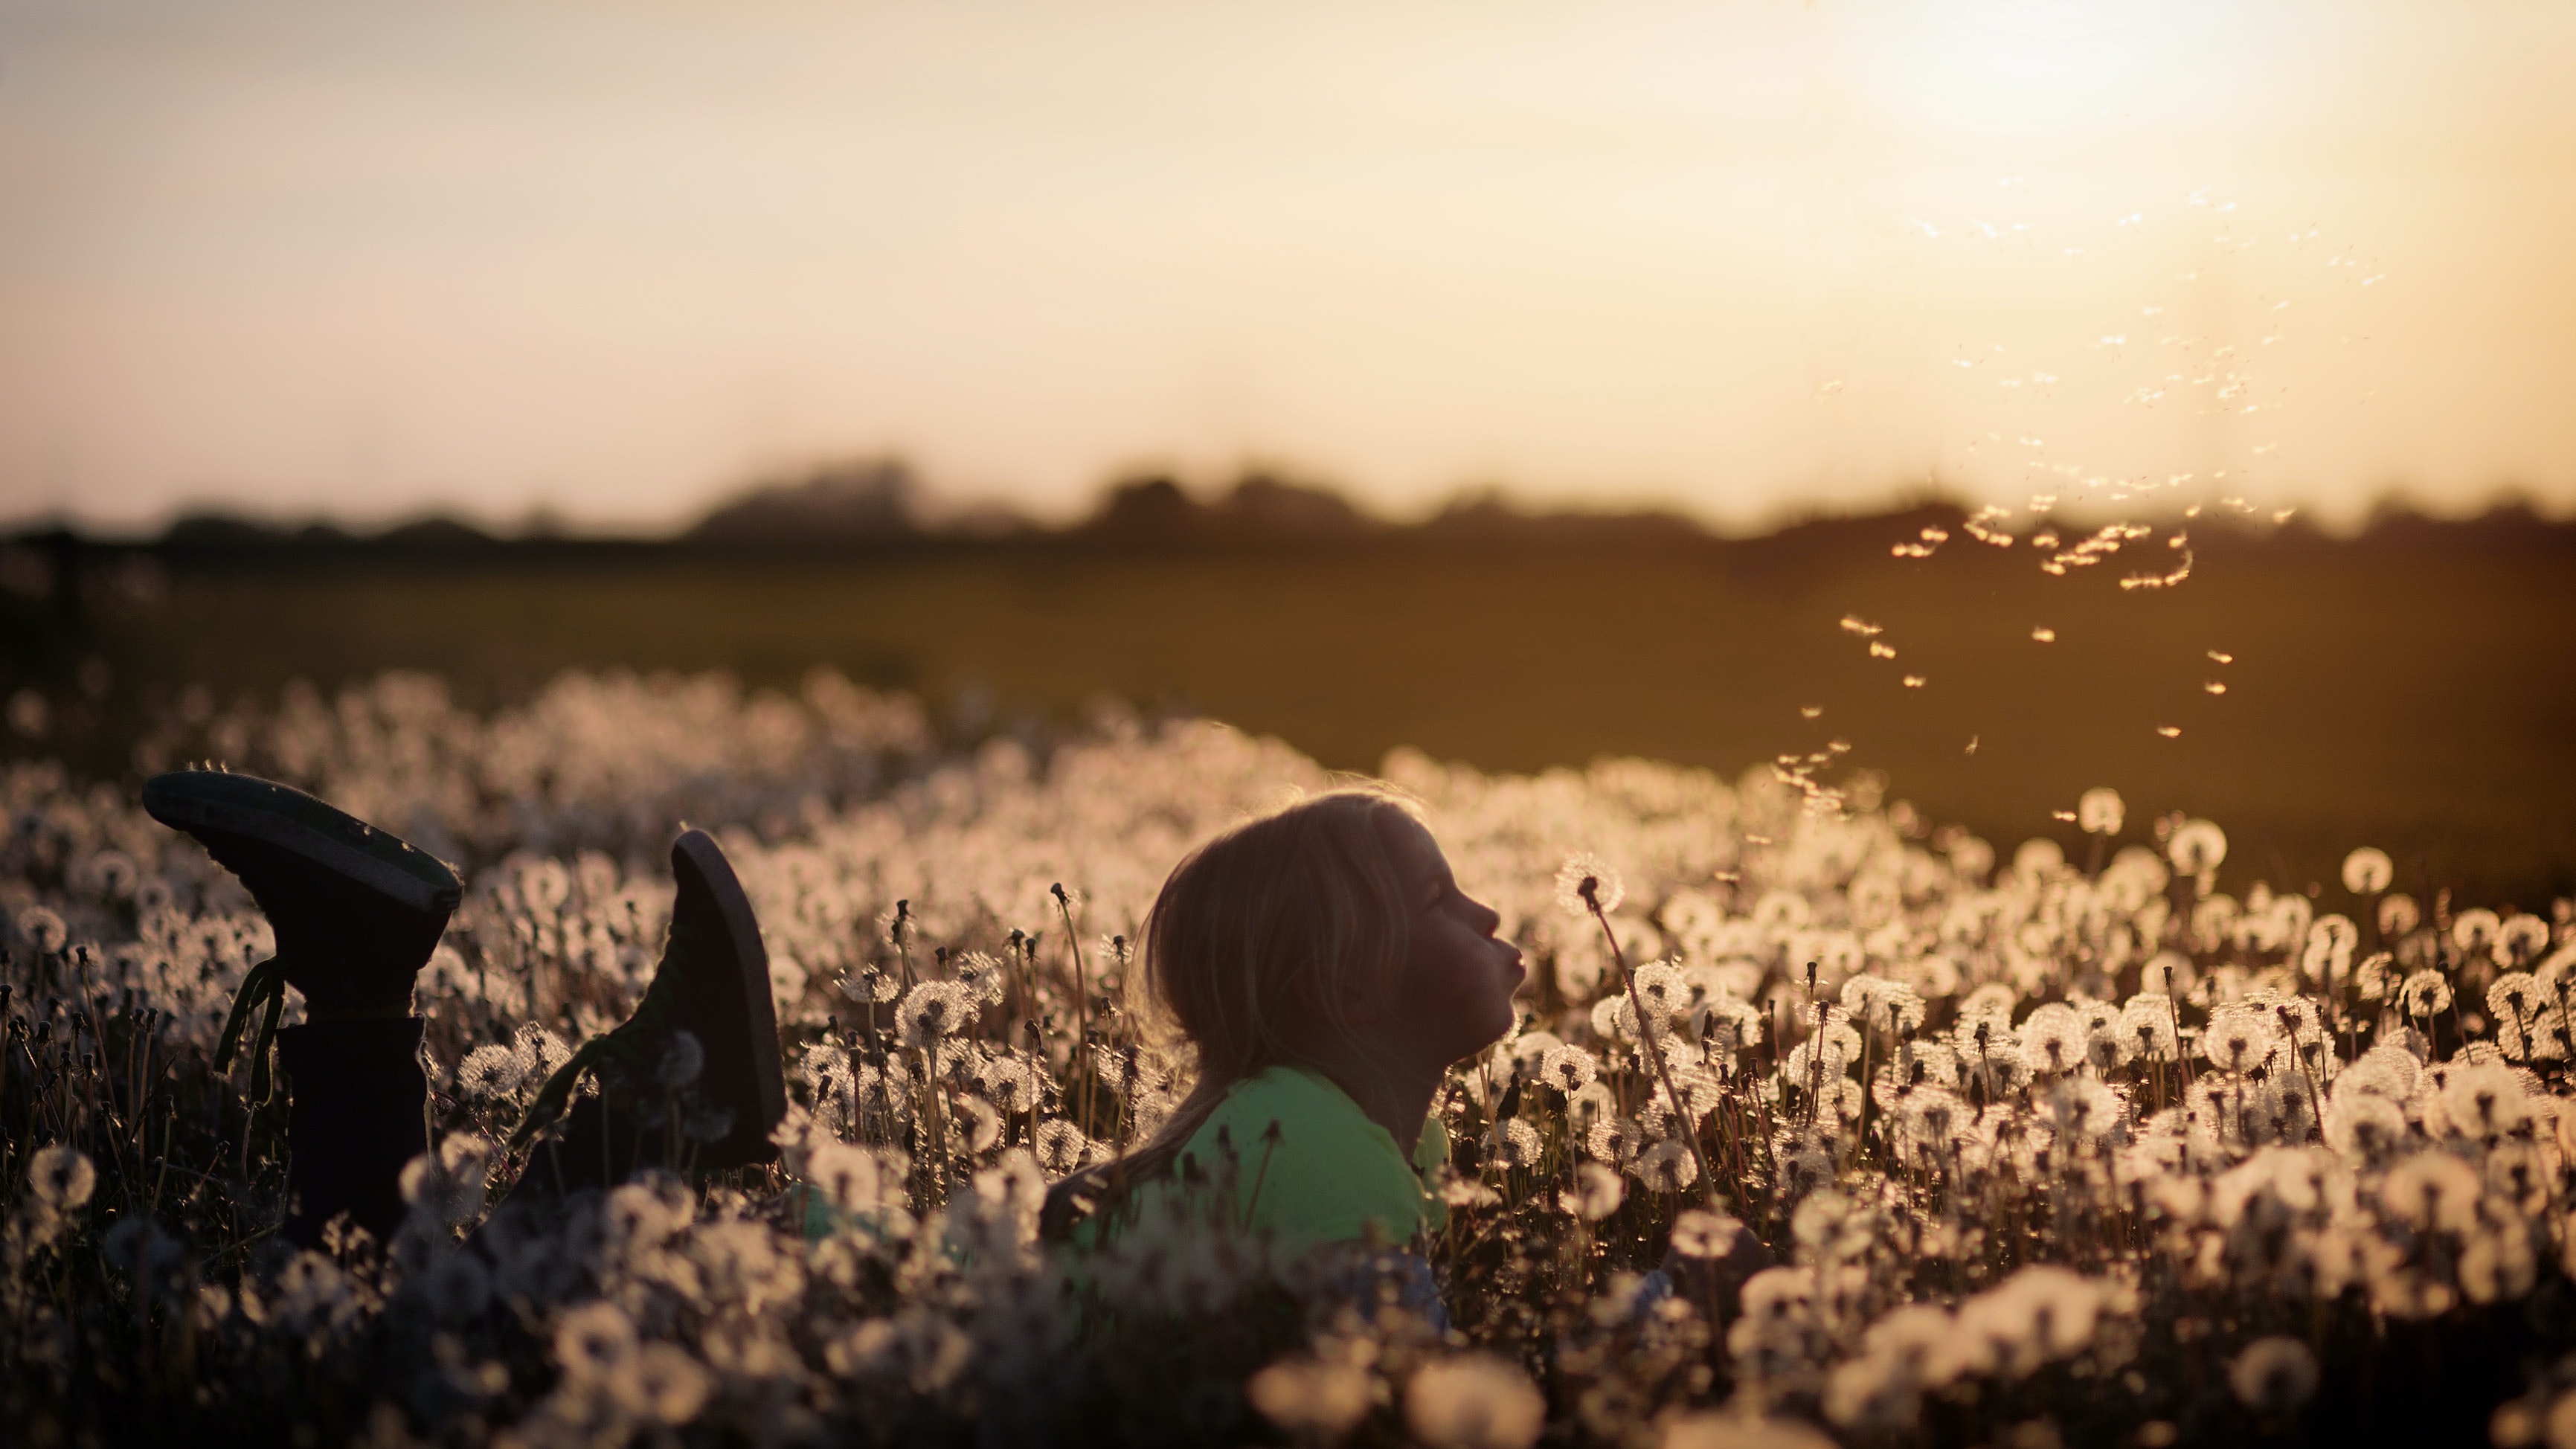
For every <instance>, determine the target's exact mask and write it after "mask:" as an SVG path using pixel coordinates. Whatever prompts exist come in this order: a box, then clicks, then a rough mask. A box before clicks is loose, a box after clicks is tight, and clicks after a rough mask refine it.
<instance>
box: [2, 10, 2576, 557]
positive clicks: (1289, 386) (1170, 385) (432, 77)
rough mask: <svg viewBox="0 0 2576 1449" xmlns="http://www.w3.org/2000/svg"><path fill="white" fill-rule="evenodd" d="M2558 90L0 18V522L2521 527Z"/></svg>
mask: <svg viewBox="0 0 2576 1449" xmlns="http://www.w3.org/2000/svg"><path fill="white" fill-rule="evenodd" d="M2569 74H2576V7H2569V6H2565V5H2561V4H2554V3H2549V4H2541V3H2532V4H2523V3H2509V0H2479V3H2477V4H2474V5H2457V4H2429V3H2428V4H2399V3H2389V0H2334V3H2314V4H2309V3H2286V0H2284V3H2274V0H2264V3H2260V4H2246V3H2241V0H2163V3H2158V4H2152V5H2150V4H2133V3H2126V0H2093V3H2080V4H2078V3H2052V4H2041V3H2035V0H1887V3H1842V0H1816V3H1814V4H1812V5H1800V4H1797V3H1794V0H1780V3H1768V0H1766V3H1721V0H1696V3H1690V4H1671V5H1662V4H1647V3H1629V4H1622V5H1615V6H1603V5H1597V4H1574V3H1562V4H1539V3H1520V0H1477V3H1472V4H1425V3H1397V0H1367V3H1350V4H1343V3H1329V0H1300V3H1297V4H1293V5H1291V4H1280V5H1240V4H1207V3H1204V0H1195V3H1193V0H1173V3H1131V4H1117V5H1099V4H1087V3H1074V0H1045V3H1032V4H1000V3H957V4H910V5H863V4H854V3H839V4H798V3H782V0H728V3H723V4H717V3H712V0H708V3H694V4H684V3H676V0H669V3H665V0H435V3H428V0H371V3H367V4H362V5H353V4H349V3H346V0H220V3H215V0H0V518H6V517H24V516H28V515H31V514H39V513H45V512H50V511H60V510H68V511H71V512H73V513H75V514H77V515H79V516H82V517H85V518H89V519H92V520H95V521H101V522H110V523H138V522H145V521H149V520H152V519H155V518H158V517H161V516H165V515H166V514H167V513H168V512H169V511H170V510H171V509H173V508H176V507H179V506H183V505H188V504H196V503H204V502H224V503H228V504H231V505H234V506H238V507H246V508H250V509H254V510H259V511H265V512H269V513H274V514H280V515H297V514H301V513H305V512H313V511H324V512H330V513H334V514H337V515H341V516H344V517H350V518H356V519H360V520H372V519H383V518H390V517H395V516H399V515H403V514H406V513H411V512H416V511H419V510H422V509H425V508H431V507H443V508H454V509H460V510H463V511H465V512H467V513H469V514H471V515H473V516H477V517H480V518H483V519H486V520H489V521H495V522H504V523H506V522H508V521H510V520H513V519H516V518H519V517H521V516H523V515H525V514H526V513H527V512H528V511H529V510H531V509H532V508H535V507H539V506H543V507H547V508H551V509H553V510H556V511H559V512H560V513H562V514H565V515H568V516H569V517H571V518H572V519H574V520H576V521H579V522H587V523H593V524H602V525H618V524H639V523H641V524H653V523H661V522H667V521H670V520H673V519H676V518H679V517H682V516H685V515H686V514H687V513H689V512H690V511H691V510H693V509H694V508H696V507H698V506H700V505H701V504H703V502H704V501H705V500H706V499H708V498H709V497H710V496H711V495H713V494H715V493H717V492H720V491H722V490H724V489H726V488H728V487H730V486H733V485H736V484H739V483H740V482H742V481H743V480H745V479H747V478H750V477H753V476H756V475H760V474H763V473H767V472H775V471H779V470H785V469H792V468H795V467H798V466H801V465H803V464H807V463H810V462H813V461H815V460H819V459H825V458H830V457H835V456H846V455H851V454H863V453H875V452H879V451H884V450H896V451H900V452H902V453H903V454H905V455H906V456H908V457H910V458H912V459H913V460H915V462H916V463H917V464H918V465H919V466H920V468H921V469H922V470H923V472H924V473H925V474H926V475H927V476H928V477H929V478H930V479H931V480H932V481H933V482H934V483H936V484H938V485H939V486H941V487H943V488H945V489H948V490H950V491H952V492H955V493H959V494H964V495H981V496H997V497H1004V498H1008V499H1011V500H1013V501H1016V502H1018V503H1020V504H1021V505H1022V506H1025V507H1029V508H1032V509H1036V510H1038V511H1040V512H1045V513H1054V514H1061V513H1064V512H1068V511H1070V510H1072V509H1074V508H1076V507H1078V506H1079V505H1080V504H1081V503H1082V502H1083V501H1085V500H1087V498H1088V497H1089V496H1090V494H1091V493H1092V491H1093V490H1094V489H1096V488H1097V486H1098V485H1099V484H1100V483H1101V482H1102V481H1103V480H1104V479H1105V478H1106V477H1108V476H1110V475H1111V474H1112V473H1113V472H1115V471H1116V470H1119V469H1122V468H1126V467H1130V466H1139V465H1153V464H1163V465H1169V466H1174V467H1178V468H1181V469H1183V470H1184V471H1186V472H1188V473H1189V474H1190V475H1191V476H1194V477H1199V478H1204V479H1213V478H1216V477H1218V476H1221V475H1223V474H1225V473H1227V472H1229V471H1230V470H1231V469H1233V468H1234V467H1236V466H1238V465H1239V464H1241V463H1243V462H1245V461H1267V462H1272V463H1277V464H1282V465H1285V466H1288V467H1290V468H1293V469H1296V470H1299V471H1302V472H1304V473H1306V474H1308V475H1310V476H1317V477H1321V478H1325V479H1329V480H1333V481H1336V482H1339V483H1341V484H1342V485H1343V486H1345V487H1347V488H1349V489H1350V490H1351V491H1353V492H1354V493H1356V494H1358V495H1360V496H1362V497H1364V498H1366V499H1368V500H1370V501H1371V502H1373V503H1374V504H1376V505H1377V506H1379V507H1381V508H1383V509H1385V510H1387V511H1390V512H1395V513H1403V512H1407V511H1418V510H1421V509H1424V508H1427V507H1429V506H1431V505H1432V504H1434V503H1435V502H1436V501H1437V500H1438V499H1440V498H1442V497H1444V496H1447V495H1448V494H1450V493H1451V492H1453V491H1454V490H1456V489H1457V488H1459V487H1460V486H1462V485H1467V484H1476V483H1499V484H1503V485H1506V486H1508V487H1510V488H1512V489H1514V490H1515V491H1518V492H1520V493H1523V494H1525V495H1529V496H1533V497H1540V498H1548V499H1556V500H1595V501H1603V502H1629V501H1635V500H1640V499H1656V500H1669V501H1676V502H1679V503H1682V504H1684V505H1685V506H1688V507H1690V508H1693V509H1695V510H1697V511H1699V512H1701V513H1703V514H1704V515H1706V516H1709V517H1711V518H1713V519H1717V520H1719V521H1721V522H1745V521H1751V520H1756V519H1760V518H1764V517H1769V516H1773V515H1776V514H1777V513H1778V512H1780V511H1782V510H1784V509H1788V508H1793V507H1798V506H1804V505H1812V504H1820V503H1836V502H1859V501H1873V500H1877V499H1881V498H1884V497H1886V496H1889V495H1890V494H1892V493H1893V492H1895V491H1897V490H1899V489H1901V488H1903V487H1906V486H1908V485H1911V484H1916V483H1919V482H1920V481H1921V480H1923V479H1924V478H1926V477H1927V476H1931V475H1934V474H1938V475H1940V476H1942V477H1944V478H1947V479H1949V480H1951V481H1952V483H1953V484H1954V485H1955V486H1959V487H1962V488H1966V489H1969V490H1970V491H1973V492H1975V493H1977V494H1979V495H1980V496H1991V497H1996V498H2001V499H2005V500H2014V501H2017V500H2019V499H2021V498H2023V497H2024V496H2026V495H2027V494H2028V493H2029V492H2031V491H2033V490H2035V489H2037V490H2044V491H2048V492H2053V493H2060V494H2065V495H2069V496H2072V495H2075V494H2077V493H2078V492H2080V491H2083V490H2086V489H2088V488H2089V489H2091V490H2092V491H2093V492H2095V493H2096V494H2097V495H2098V494H2099V493H2100V492H2101V491H2102V490H2103V489H2104V488H2105V487H2106V486H2107V485H2106V484H2104V483H2102V482H2099V481H2092V482H2088V481H2087V480H2102V479H2121V480H2130V481H2133V482H2134V481H2135V480H2140V479H2150V480H2158V481H2161V480H2165V479H2169V478H2172V477H2173V476H2175V475H2178V474H2184V473H2189V474H2192V475H2194V476H2193V481H2192V482H2190V483H2187V484H2185V485H2183V486H2184V487H2185V488H2186V489H2198V488H2202V487H2205V486H2209V482H2210V480H2211V478H2212V477H2213V476H2214V475H2215V474H2216V473H2217V472H2219V471H2220V470H2222V469H2224V470H2226V471H2227V473H2228V478H2227V479H2226V480H2225V481H2224V482H2223V483H2221V484H2218V485H2217V487H2218V489H2219V491H2230V492H2243V493H2245V494H2247V495H2248V496H2250V497H2253V498H2255V499H2257V500H2258V501H2261V502H2264V503H2267V504H2272V503H2280V504H2286V503H2301V504H2305V505H2307V506H2310V507H2311V508H2314V509H2316V510H2318V511H2319V512H2321V513H2323V514H2325V515H2327V516H2328V517H2329V518H2332V519H2348V518H2350V517H2353V516H2355V515H2356V514H2357V513H2358V512H2359V511H2360V510H2361V509H2362V508H2363V507H2364V506H2366V504H2367V502H2368V500H2369V499H2371V498H2372V497H2374V496H2377V495H2378V494H2380V493H2381V492H2383V491H2385V490H2386V489H2387V488H2388V487H2389V486H2390V485H2392V484H2396V483H2403V484H2405V485H2407V486H2408V487H2410V488H2411V489H2412V490H2413V491H2414V492H2415V494H2416V495H2417V496H2418V497H2419V498H2422V499H2424V500H2426V501H2427V502H2430V503H2432V504H2434V505H2436V506H2442V507H2450V508H2461V507H2467V506H2470V505H2471V504H2473V503H2475V502H2477V501H2479V500H2482V499H2484V498H2486V497H2487V496H2489V495H2490V494H2491V493H2492V492H2493V490H2494V489H2495V488H2496V487H2497V486H2499V485H2501V484H2506V483H2516V484H2519V485H2521V486H2523V487H2525V488H2526V489H2528V490H2529V491H2531V492H2532V493H2533V494H2534V495H2536V496H2537V497H2539V498H2540V499H2541V500H2543V502H2544V504H2545V505H2546V506H2547V507H2549V508H2550V509H2551V510H2552V511H2560V512H2563V511H2567V510H2568V509H2570V508H2571V507H2576V408H2571V407H2569V406H2568V405H2567V394H2568V392H2569V387H2570V384H2571V383H2576V285H2571V284H2570V282H2569V280H2568V272H2567V265H2566V262H2565V258H2567V257H2568V256H2570V255H2571V254H2576V185H2571V183H2576V108H2571V107H2569V106H2567V105H2565V104H2564V102H2563V100H2561V99H2560V98H2559V96H2558V95H2557V94H2555V92H2554V88H2555V87H2557V86H2558V85H2560V84H2561V83H2562V82H2563V79H2564V77H2566V76H2567V75H2569ZM2284 304H2286V305H2284ZM2113 339H2117V340H2113ZM2223 347H2232V348H2233V349H2234V351H2233V352H2232V353H2228V354H2225V355H2219V352H2218V349H2220V348H2223ZM2222 393H2224V394H2225V396H2224V397H2223V398H2222V397H2221V396H2220V395H2221V394H2222Z"/></svg>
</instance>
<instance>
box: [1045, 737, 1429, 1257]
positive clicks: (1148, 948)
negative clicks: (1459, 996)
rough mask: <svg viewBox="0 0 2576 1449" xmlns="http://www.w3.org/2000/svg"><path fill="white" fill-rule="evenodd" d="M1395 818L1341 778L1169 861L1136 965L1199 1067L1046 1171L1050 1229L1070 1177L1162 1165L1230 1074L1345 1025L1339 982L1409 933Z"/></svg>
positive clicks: (1065, 1206) (1408, 816) (1140, 1173)
mask: <svg viewBox="0 0 2576 1449" xmlns="http://www.w3.org/2000/svg"><path fill="white" fill-rule="evenodd" d="M1394 821H1407V822H1411V823H1414V824H1417V825H1418V824H1419V823H1420V822H1421V813H1420V808H1419V807H1418V806H1417V805H1416V804H1415V803H1414V802H1413V801H1412V800H1411V799H1409V798H1408V797H1406V796H1403V795H1401V794H1398V793H1397V792H1396V791H1394V790H1393V789H1391V788H1388V787H1386V786H1382V785H1376V784H1364V785H1351V786H1344V787H1341V788H1338V789H1334V790H1331V791H1329V792H1326V793H1324V794H1320V795H1314V796H1309V797H1307V798H1306V799H1303V800H1300V801H1298V802H1297V803H1295V804H1293V805H1289V806H1287V807H1286V808H1284V809H1280V810H1277V811H1274V812H1272V813H1270V814H1267V815H1263V816H1260V817H1257V818H1255V819H1252V820H1249V821H1246V822H1245V823H1243V824H1241V825H1237V826H1235V827H1234V828H1233V829H1231V830H1228V831H1226V832H1225V833H1224V834H1222V835H1219V836H1217V837H1216V838H1215V839H1213V840H1210V841H1208V842H1207V843H1206V844H1204V845H1202V846H1200V847H1199V848H1198V849H1196V850H1194V851H1191V852H1190V853H1189V854H1188V855H1187V856H1185V857H1184V858H1183V859H1182V861H1181V863H1180V864H1179V865H1177V866H1174V867H1173V868H1172V873H1171V874H1170V875H1169V876H1167V877H1165V878H1164V881H1163V889H1162V891H1161V892H1160V893H1159V894H1157V895H1156V896H1155V898H1154V906H1153V909H1152V911H1151V912H1149V913H1148V914H1147V916H1146V918H1145V926H1144V931H1143V937H1144V939H1143V942H1142V956H1141V960H1140V965H1141V966H1142V968H1143V972H1144V980H1145V983H1146V985H1147V988H1148V990H1149V991H1150V993H1151V996H1152V1000H1153V1005H1154V1008H1155V1009H1156V1011H1157V1012H1158V1013H1159V1015H1160V1016H1161V1017H1162V1019H1163V1024H1164V1025H1166V1026H1167V1027H1168V1028H1169V1029H1171V1030H1175V1031H1177V1032H1178V1033H1179V1034H1180V1035H1182V1036H1185V1037H1187V1038H1188V1039H1189V1040H1190V1042H1191V1043H1192V1044H1193V1045H1195V1046H1196V1047H1197V1048H1198V1068H1199V1073H1198V1080H1197V1082H1196V1083H1195V1084H1194V1085H1193V1086H1192V1087H1191V1089H1190V1092H1189V1095H1188V1096H1186V1097H1184V1098H1183V1099H1182V1101H1181V1104H1180V1106H1179V1107H1178V1108H1177V1109H1176V1110H1175V1111H1174V1112H1173V1113H1172V1115H1171V1117H1170V1118H1169V1119H1168V1120H1167V1121H1165V1122H1164V1123H1163V1125H1162V1127H1161V1129H1160V1130H1159V1131H1157V1132H1156V1133H1155V1134H1154V1136H1153V1138H1152V1139H1151V1140H1150V1141H1148V1142H1146V1143H1145V1144H1144V1145H1143V1146H1141V1147H1138V1148H1137V1149H1136V1150H1134V1151H1132V1152H1130V1153H1128V1154H1127V1155H1126V1156H1124V1157H1122V1158H1120V1159H1119V1160H1118V1161H1116V1162H1114V1163H1109V1164H1106V1170H1105V1171H1102V1170H1100V1169H1095V1170H1094V1172H1096V1173H1098V1174H1099V1175H1098V1176H1097V1177H1093V1175H1092V1174H1088V1173H1086V1174H1078V1175H1077V1176H1076V1177H1074V1178H1068V1179H1066V1180H1065V1181H1064V1182H1063V1183H1060V1184H1058V1186H1057V1191H1056V1192H1055V1193H1052V1194H1050V1195H1049V1202H1048V1204H1047V1213H1046V1217H1047V1219H1049V1220H1050V1221H1049V1222H1048V1229H1049V1233H1048V1235H1049V1236H1051V1237H1053V1236H1060V1235H1061V1233H1062V1232H1064V1231H1068V1230H1069V1228H1070V1221H1069V1220H1070V1217H1071V1215H1072V1213H1073V1212H1074V1211H1075V1210H1076V1204H1075V1203H1074V1202H1073V1201H1072V1200H1071V1199H1072V1194H1071V1193H1070V1192H1069V1191H1068V1189H1072V1188H1074V1186H1075V1184H1076V1183H1077V1182H1079V1181H1082V1180H1083V1179H1085V1178H1091V1181H1090V1184H1089V1185H1090V1187H1091V1188H1092V1189H1093V1190H1094V1193H1095V1194H1097V1193H1098V1192H1099V1190H1100V1189H1102V1188H1106V1189H1107V1195H1108V1196H1109V1197H1111V1198H1115V1197H1118V1196H1122V1195H1123V1193H1124V1189H1125V1187H1126V1185H1127V1184H1129V1183H1133V1182H1138V1181H1142V1180H1144V1179H1147V1178H1151V1177H1154V1176H1156V1175H1158V1174H1160V1173H1161V1172H1163V1171H1164V1170H1165V1169H1167V1168H1169V1167H1170V1166H1172V1164H1173V1161H1174V1159H1175V1158H1177V1157H1178V1156H1179V1155H1180V1151H1181V1148H1182V1147H1183V1146H1184V1145H1185V1144H1187V1143H1188V1141H1189V1140H1190V1138H1191V1137H1192V1136H1193V1135H1194V1134H1196V1133H1197V1131H1198V1130H1199V1128H1200V1127H1201V1126H1203V1125H1205V1124H1206V1122H1207V1119H1208V1118H1209V1116H1210V1115H1212V1114H1213V1113H1214V1112H1215V1111H1216V1108H1217V1104H1218V1103H1220V1102H1222V1101H1224V1100H1225V1096H1226V1093H1227V1092H1228V1091H1230V1090H1232V1088H1233V1087H1234V1085H1235V1084H1236V1083H1237V1082H1240V1081H1243V1080H1244V1079H1246V1078H1248V1077H1253V1076H1257V1075H1259V1074H1260V1073H1261V1072H1263V1071H1265V1070H1267V1069H1268V1068H1270V1067H1274V1066H1281V1065H1288V1066H1312V1065H1316V1064H1317V1062H1318V1060H1319V1059H1318V1056H1317V1054H1316V1053H1315V1052H1314V1051H1313V1049H1312V1046H1313V1036H1312V1033H1313V1031H1314V1030H1315V1029H1316V1028H1317V1027H1319V1026H1320V1027H1321V1028H1322V1029H1324V1030H1327V1031H1331V1032H1335V1033H1337V1034H1343V1035H1345V1036H1346V1035H1347V1034H1348V1032H1349V1030H1350V1028H1349V1026H1348V1024H1347V1023H1346V1022H1345V1021H1344V1020H1343V1018H1342V1002H1343V1001H1344V1000H1345V998H1346V997H1347V995H1348V993H1349V989H1350V988H1351V987H1352V986H1354V985H1364V984H1367V983H1372V982H1376V981H1382V980H1385V979H1387V978H1388V977H1389V976H1391V975H1392V974H1393V973H1394V972H1395V971H1396V970H1397V969H1398V968H1399V967H1400V966H1401V965H1402V963H1403V961H1404V959H1405V956H1406V955H1407V953H1408V952H1409V951H1410V950H1411V948H1412V930H1411V922H1412V912H1411V909H1410V905H1411V902H1410V900H1409V899H1408V890H1407V886H1406V883H1405V880H1404V876H1403V872H1402V869H1401V868H1400V867H1399V865H1398V864H1397V861H1396V857H1395V851H1394V848H1393V843H1392V841H1391V840H1390V839H1389V835H1388V832H1387V830H1386V826H1387V825H1388V824H1389V823H1391V822H1394ZM1246 1145H1247V1146H1248V1145H1249V1144H1246Z"/></svg>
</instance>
